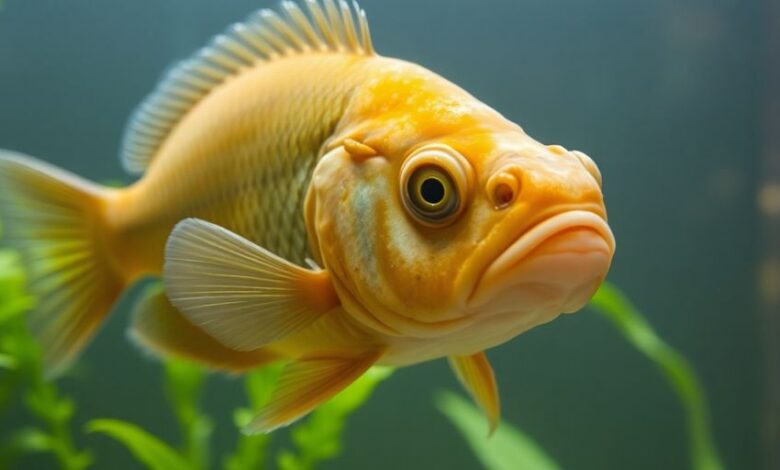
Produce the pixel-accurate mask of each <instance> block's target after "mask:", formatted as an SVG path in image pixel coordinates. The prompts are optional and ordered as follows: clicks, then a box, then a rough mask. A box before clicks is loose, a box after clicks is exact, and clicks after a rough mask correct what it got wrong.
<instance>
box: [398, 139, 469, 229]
mask: <svg viewBox="0 0 780 470" xmlns="http://www.w3.org/2000/svg"><path fill="white" fill-rule="evenodd" d="M469 183H470V166H468V162H465V158H464V157H462V156H461V155H460V154H458V153H457V152H455V151H454V150H453V149H451V148H449V147H447V146H444V145H441V144H438V145H432V146H429V147H426V148H424V149H421V150H419V151H418V152H416V153H415V154H413V155H412V156H411V157H409V158H408V159H407V160H406V162H405V163H404V165H403V167H402V168H401V193H402V194H401V196H402V199H403V203H404V206H405V207H406V210H407V211H408V212H409V213H410V214H411V215H412V216H414V218H415V219H416V220H417V221H418V222H420V223H422V224H423V225H427V226H432V227H441V226H445V225H447V224H449V223H451V222H452V221H454V220H455V218H456V217H457V216H458V214H460V213H461V211H462V209H463V206H464V202H465V199H466V193H467V191H468V188H469Z"/></svg>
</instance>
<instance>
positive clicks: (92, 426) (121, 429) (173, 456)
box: [87, 419, 192, 470]
mask: <svg viewBox="0 0 780 470" xmlns="http://www.w3.org/2000/svg"><path fill="white" fill-rule="evenodd" d="M87 432H97V433H102V434H106V435H108V436H110V437H112V438H114V439H116V440H117V441H119V442H121V443H122V444H124V446H125V447H127V449H128V450H129V451H130V452H131V453H132V454H133V455H134V456H135V458H137V459H138V460H139V461H140V462H141V463H143V464H144V465H145V466H146V467H147V468H149V469H150V470H192V467H191V466H190V464H189V462H187V459H186V458H184V456H182V455H181V454H179V453H178V452H176V450H174V449H173V448H172V447H171V446H169V445H168V444H166V443H165V442H163V441H162V440H160V439H159V438H157V437H155V436H153V435H151V434H149V433H148V432H146V431H144V430H143V429H141V428H140V427H138V426H136V425H135V424H133V423H128V422H126V421H121V420H116V419H96V420H93V421H90V422H89V423H87Z"/></svg>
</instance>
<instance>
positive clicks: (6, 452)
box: [0, 249, 92, 470]
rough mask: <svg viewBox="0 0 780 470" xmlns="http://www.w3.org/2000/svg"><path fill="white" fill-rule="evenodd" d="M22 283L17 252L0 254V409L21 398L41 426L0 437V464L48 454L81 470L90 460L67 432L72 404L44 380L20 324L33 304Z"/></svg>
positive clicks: (70, 468)
mask: <svg viewBox="0 0 780 470" xmlns="http://www.w3.org/2000/svg"><path fill="white" fill-rule="evenodd" d="M25 282H26V280H25V273H24V268H23V266H22V263H21V259H20V257H19V254H18V253H16V252H15V251H13V250H11V249H2V250H0V362H1V363H2V366H1V367H2V370H1V371H0V372H1V373H0V410H2V409H5V408H6V407H8V406H9V405H10V404H11V403H14V402H16V400H17V399H21V402H22V403H23V404H24V405H25V406H26V409H27V411H28V412H29V414H30V415H31V417H32V418H34V419H36V420H37V421H38V423H39V425H40V428H23V429H22V430H17V431H12V432H11V435H10V436H2V437H3V439H2V442H3V443H4V444H5V446H3V448H2V451H0V454H2V455H0V463H2V464H3V465H2V468H5V462H7V461H8V460H15V459H17V458H19V457H20V456H21V455H23V454H26V453H31V452H47V453H51V454H52V455H53V456H54V458H55V459H56V460H57V463H58V464H59V467H60V468H63V469H66V470H82V469H84V468H87V467H88V466H89V465H90V464H91V462H92V456H91V454H90V453H89V452H86V451H81V450H79V449H77V448H76V446H75V444H74V440H73V436H72V434H71V429H70V427H71V420H72V418H73V412H74V409H75V405H74V403H73V402H72V401H71V400H70V399H68V398H66V397H63V396H62V395H61V394H60V392H59V390H58V389H57V386H56V384H55V383H54V382H49V381H46V380H44V378H43V367H42V361H41V353H40V348H39V347H38V345H37V343H36V342H35V340H34V339H33V337H32V336H31V335H30V333H29V331H28V330H27V325H26V322H25V315H24V314H25V312H27V311H28V310H29V309H30V307H32V306H33V304H34V299H33V298H32V297H31V296H30V295H28V294H27V292H26V291H25Z"/></svg>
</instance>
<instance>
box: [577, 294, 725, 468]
mask: <svg viewBox="0 0 780 470" xmlns="http://www.w3.org/2000/svg"><path fill="white" fill-rule="evenodd" d="M590 305H591V307H593V308H594V309H595V310H596V311H597V312H599V313H601V314H602V315H604V316H605V317H606V318H607V319H608V320H609V321H611V322H612V324H613V325H614V326H615V327H616V328H617V329H618V331H620V332H621V333H622V334H623V336H624V337H625V338H626V340H627V341H628V342H629V343H631V344H632V345H633V346H634V347H635V348H636V349H637V350H638V351H639V352H640V353H642V354H644V355H645V356H646V357H647V358H648V359H650V360H651V361H653V362H654V363H655V364H656V366H658V368H659V369H661V372H662V373H663V374H664V377H665V378H666V380H667V382H668V383H669V385H670V386H671V387H672V389H673V390H674V391H675V392H676V393H677V396H678V398H679V399H680V402H681V403H682V406H683V408H684V409H685V414H686V420H687V424H688V441H689V447H690V452H691V465H692V468H694V469H695V470H721V469H722V468H724V467H723V463H722V462H721V460H720V457H718V452H717V450H716V448H715V444H714V443H713V440H712V432H711V431H710V424H709V422H710V418H709V413H708V412H707V409H708V408H707V399H706V397H705V395H704V391H703V389H702V386H701V385H700V383H699V379H698V378H697V377H696V373H695V372H694V370H693V367H691V365H690V364H689V363H688V361H687V360H686V359H685V358H684V357H683V356H682V355H681V354H680V353H679V352H677V351H676V350H675V349H673V348H672V347H671V346H669V345H668V344H666V343H665V342H664V341H663V340H662V339H661V338H660V337H658V335H657V334H656V333H655V331H654V330H653V328H652V327H651V326H650V324H649V323H648V322H647V320H646V319H645V318H644V316H643V315H642V314H641V313H640V312H639V310H637V309H636V308H635V307H634V306H633V305H632V304H631V302H630V301H629V300H628V298H627V297H626V296H625V295H624V294H623V293H622V292H620V290H619V289H618V288H617V287H615V286H614V285H612V284H610V283H607V282H605V283H604V284H602V286H601V288H600V289H599V290H598V292H596V294H595V295H594V296H593V299H591V302H590Z"/></svg>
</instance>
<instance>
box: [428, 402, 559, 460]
mask: <svg viewBox="0 0 780 470" xmlns="http://www.w3.org/2000/svg"><path fill="white" fill-rule="evenodd" d="M436 406H437V407H438V408H439V410H440V411H441V412H442V413H444V415H445V416H446V417H447V418H449V420H450V421H451V422H452V423H453V424H454V425H455V427H456V428H457V429H458V431H460V433H461V435H462V436H463V437H464V438H465V439H466V442H468V444H469V446H470V447H471V450H472V451H473V452H474V454H475V455H476V457H477V459H479V461H480V462H481V463H482V465H483V466H484V467H485V468H486V469H487V470H554V469H557V468H559V467H558V465H557V464H556V463H555V461H553V460H552V459H551V458H550V457H548V456H547V455H546V454H545V453H544V451H543V450H542V449H541V448H540V447H539V445H538V444H536V443H535V442H534V441H533V440H532V439H531V438H530V437H528V436H526V435H525V434H524V433H523V432H522V431H520V430H519V429H517V428H514V427H512V426H511V425H509V424H507V423H505V422H502V423H500V424H499V425H498V428H497V429H496V431H495V432H494V433H493V435H492V436H490V437H488V436H487V435H486V433H485V417H484V416H483V414H482V412H481V411H480V410H479V409H477V408H476V407H475V406H474V405H472V404H471V402H469V401H468V400H466V399H463V398H461V397H460V396H459V395H456V394H455V393H452V392H440V393H439V394H438V395H437V397H436Z"/></svg>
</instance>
